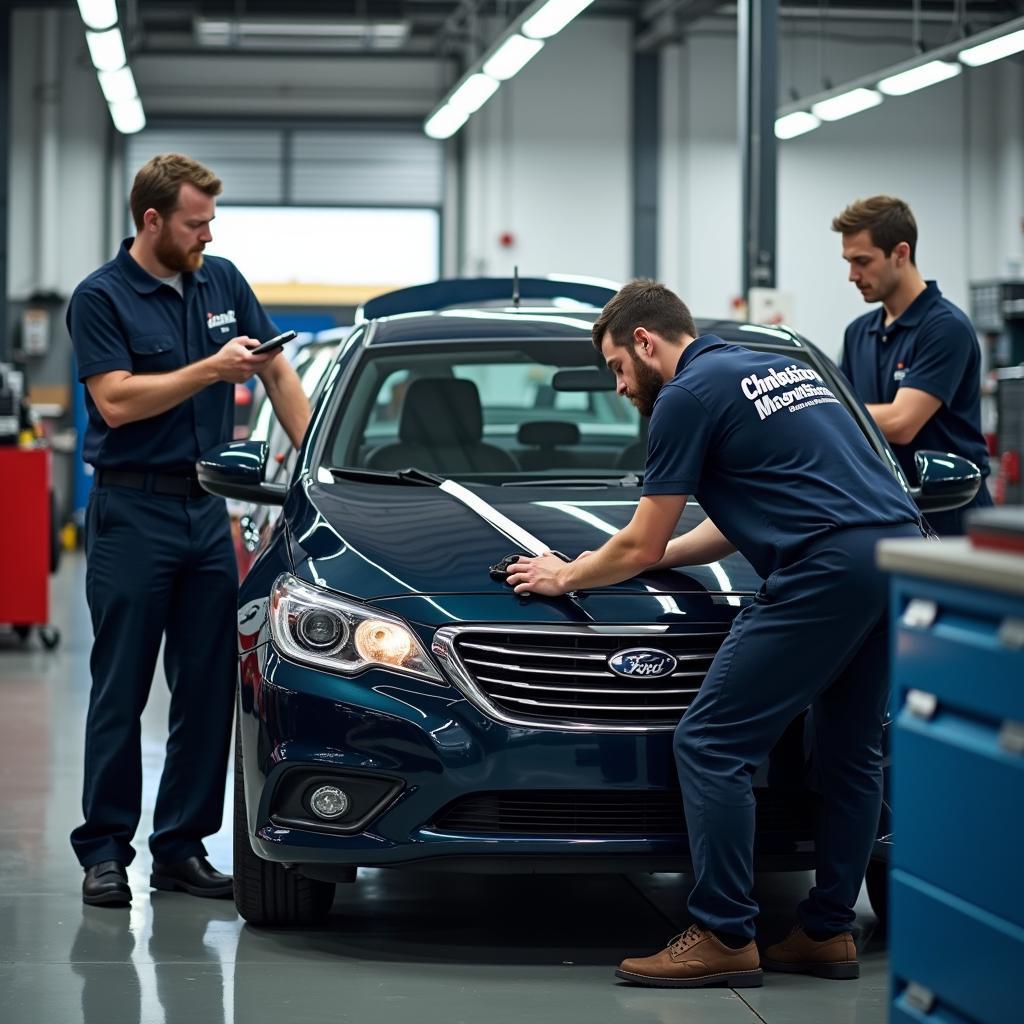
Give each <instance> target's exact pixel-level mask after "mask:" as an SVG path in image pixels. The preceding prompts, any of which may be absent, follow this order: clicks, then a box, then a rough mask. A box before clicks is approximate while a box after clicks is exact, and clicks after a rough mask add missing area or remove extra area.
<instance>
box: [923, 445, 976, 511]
mask: <svg viewBox="0 0 1024 1024" xmlns="http://www.w3.org/2000/svg"><path fill="white" fill-rule="evenodd" d="M914 462H915V464H916V466H917V478H918V480H920V481H921V486H920V487H916V488H911V491H910V493H911V495H912V496H913V498H914V501H916V502H917V507H918V508H919V509H920V510H921V511H922V512H924V513H925V514H927V513H928V512H946V511H947V510H949V509H953V508H962V507H963V506H964V505H966V504H968V502H970V501H971V499H972V498H973V497H974V496H975V495H976V494H977V493H978V488H979V487H980V486H981V470H980V469H978V467H977V466H976V465H975V464H974V463H973V462H971V461H970V460H968V459H962V458H961V457H960V456H959V455H949V454H947V453H946V452H929V451H920V452H914Z"/></svg>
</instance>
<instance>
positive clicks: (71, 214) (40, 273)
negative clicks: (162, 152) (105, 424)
mask: <svg viewBox="0 0 1024 1024" xmlns="http://www.w3.org/2000/svg"><path fill="white" fill-rule="evenodd" d="M48 47H53V51H52V54H51V57H50V59H51V60H52V61H53V63H54V65H55V67H56V68H57V70H58V73H57V76H56V78H54V79H49V80H48V75H47V74H46V67H47V63H48V60H47V48H48ZM47 124H50V125H51V128H52V130H51V131H49V132H47V129H46V125H47ZM110 131H111V129H110V116H109V114H108V113H107V107H106V104H105V103H104V102H103V97H102V95H101V93H100V89H99V85H98V83H97V81H96V74H95V72H94V71H93V70H92V68H91V66H90V65H89V62H88V59H87V57H86V48H85V36H84V33H83V31H82V21H81V18H79V16H78V12H77V10H74V9H73V10H68V11H28V10H18V11H15V13H14V21H13V25H12V45H11V139H10V198H9V206H8V216H9V221H8V252H9V262H8V276H7V289H8V295H9V297H10V298H11V299H13V300H15V301H18V300H21V299H25V298H27V297H28V296H29V295H30V294H31V293H32V292H34V291H37V290H40V289H42V290H46V291H50V290H53V291H56V292H57V293H58V294H61V295H64V296H68V295H70V294H71V291H72V290H73V289H74V287H75V285H76V284H78V282H79V281H80V280H81V279H82V278H83V277H85V275H86V274H88V273H90V272H91V271H92V270H95V269H96V267H98V266H99V265H100V264H101V263H102V262H104V261H105V260H106V259H108V258H109V256H110V253H108V251H107V249H108V245H107V236H108V231H107V225H106V221H105V210H106V205H105V202H104V197H105V195H106V192H107V164H108V159H107V152H108V143H109V139H110V135H109V133H110ZM47 148H48V149H49V153H48V154H47V152H46V151H47ZM47 166H49V167H50V168H51V171H52V173H50V174H49V175H48V173H47V170H46V168H47Z"/></svg>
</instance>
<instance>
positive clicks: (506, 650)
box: [462, 630, 727, 671]
mask: <svg viewBox="0 0 1024 1024" xmlns="http://www.w3.org/2000/svg"><path fill="white" fill-rule="evenodd" d="M498 632H500V630H499V631H498ZM506 632H507V631H506ZM726 635H727V634H726V633H688V634H687V636H720V637H722V639H723V640H724V639H725V637H726ZM462 646H463V647H472V648H473V650H474V651H490V652H491V653H492V654H511V655H514V656H516V657H523V658H567V659H575V660H576V661H604V662H607V661H608V656H607V655H605V654H571V653H566V652H565V651H538V650H533V651H517V650H515V649H513V648H511V647H497V646H495V645H493V644H470V643H464V644H463V645H462ZM673 657H674V658H675V659H676V661H677V662H679V661H707V660H709V659H711V658H713V657H714V655H713V654H675V655H673ZM467 660H468V659H467ZM550 671H554V669H551V670H550Z"/></svg>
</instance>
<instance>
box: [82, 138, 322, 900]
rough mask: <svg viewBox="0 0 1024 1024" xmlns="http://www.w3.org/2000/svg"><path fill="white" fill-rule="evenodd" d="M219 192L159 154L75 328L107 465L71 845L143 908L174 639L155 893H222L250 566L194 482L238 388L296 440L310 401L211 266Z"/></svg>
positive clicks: (101, 878) (95, 529)
mask: <svg viewBox="0 0 1024 1024" xmlns="http://www.w3.org/2000/svg"><path fill="white" fill-rule="evenodd" d="M220 191H221V183H220V181H219V179H218V178H217V177H215V175H214V174H213V173H212V172H211V171H210V170H208V169H207V168H205V167H203V166H202V165H201V164H198V163H196V162H195V161H194V160H191V159H189V158H188V157H185V156H181V155H178V154H167V155H163V156H157V157H154V158H153V159H152V160H150V161H149V162H148V163H147V164H146V165H145V166H144V167H142V168H141V170H140V171H139V172H138V174H137V175H136V178H135V182H134V185H133V187H132V192H131V201H130V205H131V212H132V217H133V219H134V221H135V226H136V229H137V234H136V235H135V238H134V239H128V240H126V241H125V242H124V243H123V244H122V246H121V249H120V251H119V252H118V254H117V256H116V257H115V258H114V259H113V260H111V261H110V262H109V263H107V264H105V265H104V266H102V267H101V268H100V269H99V270H97V271H96V272H95V273H93V274H90V275H89V277H87V278H86V279H85V280H84V281H83V282H82V283H81V284H80V285H79V286H78V288H76V289H75V293H74V295H73V296H72V298H71V304H70V306H69V308H68V315H67V323H68V329H69V331H70V333H71V338H72V341H73V343H74V350H75V356H76V359H77V364H78V374H79V377H80V379H81V380H82V381H84V383H85V388H86V406H87V409H88V416H89V422H88V427H87V430H86V436H85V443H84V456H85V460H86V462H89V463H91V464H92V465H93V466H94V467H95V477H94V486H93V490H92V494H91V495H90V498H89V506H88V509H87V512H86V524H85V548H86V559H87V563H86V564H87V569H86V584H85V585H86V597H87V599H88V603H89V611H90V614H91V617H92V624H93V636H94V641H93V648H92V655H91V659H90V667H91V670H92V690H91V693H90V697H89V713H88V719H87V721H86V737H85V777H84V785H83V796H82V806H83V812H84V815H85V821H84V823H83V824H82V825H80V826H79V827H78V828H76V829H75V830H74V831H73V832H72V834H71V844H72V846H73V847H74V851H75V853H76V855H77V856H78V859H79V861H80V862H81V864H82V866H83V868H85V879H84V882H83V886H82V898H83V900H84V901H85V902H86V903H89V904H97V905H111V906H116V905H124V904H125V903H127V902H129V901H130V900H131V890H130V888H129V886H128V879H127V872H126V870H125V868H126V866H127V865H128V864H130V863H131V861H132V859H133V857H134V855H135V851H134V849H133V847H132V845H131V843H132V838H133V836H134V835H135V830H136V828H137V827H138V823H139V817H140V814H141V797H142V760H141V746H140V723H139V718H140V715H141V714H142V709H143V708H144V707H145V705H146V700H147V698H148V696H149V690H150V686H151V683H152V678H153V672H154V669H155V667H156V660H157V655H158V652H159V650H160V644H161V641H163V642H164V670H165V673H166V676H167V683H168V686H169V689H170V694H171V704H170V723H169V737H168V740H167V751H166V758H165V761H164V767H163V774H162V775H161V778H160V787H159V791H158V793H157V798H156V807H155V810H154V814H153V833H152V835H151V837H150V850H151V852H152V855H153V871H152V876H151V878H150V884H151V885H152V886H154V887H155V888H158V889H168V890H180V891H184V892H188V893H191V894H193V895H196V896H211V897H225V896H230V895H231V891H232V883H231V878H230V876H228V875H224V874H221V873H220V872H218V871H216V870H215V869H214V868H213V867H212V866H211V865H210V863H209V862H208V861H207V859H206V849H205V847H204V846H203V839H204V837H206V836H209V835H211V834H212V833H214V832H216V831H217V830H218V829H219V828H220V824H221V817H222V813H223V804H224V784H225V777H226V773H227V756H228V748H229V744H230V737H231V720H232V712H233V707H234V679H235V677H236V671H235V659H236V643H237V635H236V630H237V625H236V622H235V615H236V600H235V599H236V594H237V588H238V571H237V568H236V564H235V559H234V547H233V544H232V541H231V533H230V525H229V521H228V516H227V511H226V508H225V505H224V501H223V500H222V499H220V498H215V497H213V496H212V495H209V494H207V493H206V492H205V491H203V490H202V488H201V487H200V486H199V483H198V481H197V479H196V476H195V464H196V460H197V459H198V458H199V456H200V455H201V453H202V452H204V451H205V450H206V449H208V448H210V447H211V446H213V445H216V444H219V443H222V442H226V441H230V440H231V437H232V430H233V415H234V387H235V385H236V384H241V383H244V382H245V381H247V380H249V379H250V378H251V377H252V376H253V375H257V376H259V377H260V379H261V380H262V381H263V384H264V386H265V387H266V389H267V393H268V394H269V396H270V399H271V401H272V403H273V406H274V409H275V411H276V413H277V415H278V417H279V419H280V420H281V422H282V424H283V425H284V427H285V429H286V430H287V432H288V434H289V436H290V437H291V439H292V441H293V442H294V443H295V444H299V443H300V441H301V439H302V437H303V435H304V433H305V431H306V427H307V425H308V423H309V403H308V401H307V399H306V397H305V395H304V393H303V391H302V387H301V385H300V383H299V379H298V377H297V375H296V374H295V371H294V370H293V369H292V368H291V367H290V366H289V364H288V362H287V360H286V359H282V358H281V357H280V352H279V351H277V352H274V353H268V354H264V355H252V354H251V353H250V351H249V350H250V349H251V348H253V347H255V346H256V345H257V344H258V343H259V341H258V339H262V340H266V339H268V338H270V337H272V336H273V335H275V334H277V333H278V332H277V329H276V327H275V326H274V324H273V323H272V322H271V321H270V320H269V318H268V317H267V315H266V313H264V311H263V309H262V308H261V307H260V304H259V302H258V301H257V300H256V297H255V296H254V295H253V293H252V290H251V289H250V288H249V286H248V284H247V283H246V282H245V280H244V278H243V277H242V275H241V274H240V273H239V272H238V270H236V269H235V267H234V266H233V265H232V264H231V263H230V262H228V261H227V260H225V259H218V258H217V257H213V256H209V257H205V258H204V256H203V249H204V248H205V246H206V245H207V244H208V243H209V242H210V241H211V239H212V235H211V232H210V222H211V221H212V220H213V217H214V212H215V205H216V200H215V197H216V196H218V195H219V194H220Z"/></svg>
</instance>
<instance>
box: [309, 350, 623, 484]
mask: <svg viewBox="0 0 1024 1024" xmlns="http://www.w3.org/2000/svg"><path fill="white" fill-rule="evenodd" d="M579 369H589V370H590V371H592V372H593V373H595V374H596V373H597V372H598V371H599V370H602V369H603V362H602V360H601V359H600V356H599V355H598V354H597V353H596V352H595V351H594V349H593V346H592V345H591V344H590V342H589V341H584V340H583V339H580V340H575V339H574V340H571V341H566V340H564V339H560V340H539V339H529V340H523V341H508V342H489V343H483V344H481V346H480V347H475V346H473V345H472V344H456V345H451V346H444V345H439V346H436V347H431V348H429V349H421V348H419V347H417V348H415V349H412V348H407V347H405V346H402V347H401V349H400V350H397V351H396V349H388V348H387V347H383V346H382V347H381V348H380V349H379V350H377V351H375V350H374V349H372V348H371V349H368V350H367V352H366V354H365V357H364V359H363V361H362V363H361V365H360V367H359V368H358V370H357V376H356V379H355V380H354V381H353V382H352V384H351V385H350V389H349V392H348V394H347V395H346V398H345V400H344V401H343V402H342V404H341V408H340V410H339V415H338V422H337V423H336V425H335V430H334V432H333V437H332V440H331V442H330V444H329V445H328V449H327V454H326V460H327V461H328V462H329V464H330V465H334V466H351V467H358V468H367V469H375V468H388V469H391V468H395V467H394V466H392V465H391V463H392V462H395V461H399V462H402V461H403V459H404V462H403V465H416V466H417V467H418V468H421V469H427V470H429V471H431V472H436V473H441V474H442V475H445V476H455V477H457V476H459V475H464V474H468V475H475V474H477V473H485V474H486V473H497V474H501V475H505V476H507V475H510V474H511V475H515V474H517V473H529V474H531V475H536V474H537V473H541V474H547V473H558V474H559V475H565V474H566V473H568V474H569V475H594V474H595V473H597V474H605V475H607V474H609V473H612V474H619V475H621V472H622V463H621V460H622V458H623V455H624V453H625V452H626V449H628V448H629V447H630V446H631V445H633V444H635V442H637V440H638V439H639V438H640V417H639V414H638V413H637V412H636V410H635V409H634V408H633V406H632V405H631V404H630V403H628V402H626V401H623V400H622V399H621V398H619V397H617V396H616V395H615V393H614V391H613V390H600V391H596V390H587V389H585V388H577V387H566V386H563V385H562V384H561V383H560V382H559V381H557V380H556V374H558V373H559V371H561V370H579ZM605 379H606V380H608V381H610V380H611V378H610V377H608V376H606V378H605ZM556 384H557V385H558V386H556ZM477 410H479V415H478V414H477ZM642 463H643V458H642V457H641V458H640V461H639V464H640V465H642Z"/></svg>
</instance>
